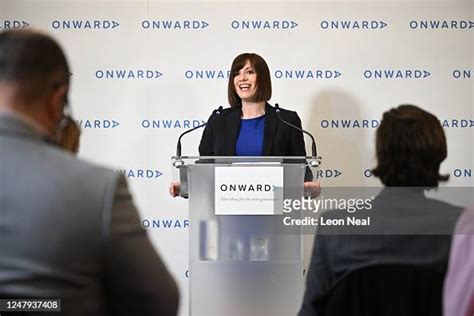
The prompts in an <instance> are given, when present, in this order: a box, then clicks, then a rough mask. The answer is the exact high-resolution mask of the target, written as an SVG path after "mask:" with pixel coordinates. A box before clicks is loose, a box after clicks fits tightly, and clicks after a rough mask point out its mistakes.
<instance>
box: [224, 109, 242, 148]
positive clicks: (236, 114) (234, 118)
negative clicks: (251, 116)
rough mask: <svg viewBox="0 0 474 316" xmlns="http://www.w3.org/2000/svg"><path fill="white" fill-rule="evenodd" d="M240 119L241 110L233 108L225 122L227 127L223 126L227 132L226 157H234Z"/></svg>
mask: <svg viewBox="0 0 474 316" xmlns="http://www.w3.org/2000/svg"><path fill="white" fill-rule="evenodd" d="M241 117H242V108H235V109H234V110H233V111H232V112H231V113H230V114H229V119H228V120H227V126H223V127H224V129H227V130H228V136H229V137H228V138H227V140H228V141H227V146H226V154H227V155H228V156H235V145H236V144H237V137H239V131H240V118H241Z"/></svg>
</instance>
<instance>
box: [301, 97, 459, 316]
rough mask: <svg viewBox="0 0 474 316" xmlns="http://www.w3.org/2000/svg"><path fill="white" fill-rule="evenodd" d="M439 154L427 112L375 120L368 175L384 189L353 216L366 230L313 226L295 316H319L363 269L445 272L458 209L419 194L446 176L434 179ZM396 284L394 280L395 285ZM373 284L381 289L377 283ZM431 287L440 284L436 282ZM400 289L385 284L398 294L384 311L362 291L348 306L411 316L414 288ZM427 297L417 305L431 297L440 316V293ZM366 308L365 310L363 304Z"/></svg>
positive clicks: (336, 213)
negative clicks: (367, 221) (303, 287)
mask: <svg viewBox="0 0 474 316" xmlns="http://www.w3.org/2000/svg"><path fill="white" fill-rule="evenodd" d="M446 156H447V145H446V138H445V135H444V132H443V129H442V127H441V124H440V122H439V120H438V119H437V118H436V117H435V116H434V115H433V114H431V113H428V112H426V111H424V110H422V109H420V108H419V107H416V106H414V105H401V106H399V107H397V108H394V109H391V110H389V111H387V112H385V113H384V114H383V118H382V122H381V124H380V126H379V127H378V129H377V131H376V157H377V166H376V167H375V168H374V170H373V172H374V175H376V176H377V177H379V178H380V180H381V181H382V183H383V184H384V185H385V188H383V189H382V191H381V192H380V193H379V194H378V195H377V197H376V198H375V199H374V200H373V202H372V203H371V209H370V210H365V211H364V212H362V214H360V215H357V214H359V213H357V214H356V215H355V216H360V217H367V214H370V215H369V216H370V219H371V224H370V226H368V227H347V226H344V225H341V226H340V227H333V226H329V227H328V226H319V227H318V231H317V234H316V236H315V241H314V245H313V252H312V257H311V263H310V266H309V270H308V274H307V277H306V291H305V295H304V299H303V304H302V307H301V310H300V311H299V314H298V315H299V316H306V315H322V314H324V312H323V311H325V308H327V306H326V305H325V304H326V302H327V301H328V299H329V298H330V297H331V294H332V293H333V292H334V291H335V289H337V286H338V285H339V284H341V283H342V282H343V281H344V280H345V278H346V277H348V276H351V275H354V273H356V272H358V271H361V270H363V269H364V268H368V267H387V266H392V267H393V265H395V266H404V267H415V268H416V269H417V268H424V269H426V270H427V271H432V272H433V273H434V275H437V276H439V278H438V279H440V280H442V277H443V276H444V275H445V273H446V269H447V263H448V255H449V249H450V243H451V234H452V231H453V228H454V225H455V223H456V220H457V218H458V216H459V214H460V212H461V210H462V209H461V208H460V207H456V206H453V205H451V204H448V203H445V202H441V201H437V200H434V199H429V198H427V197H425V195H424V191H425V190H427V189H432V188H435V187H437V186H438V183H439V181H445V180H447V178H448V177H447V176H443V175H440V174H439V168H440V164H441V162H443V161H444V159H445V158H446ZM321 217H324V218H326V219H341V218H344V217H347V212H346V211H345V210H331V211H328V212H325V213H323V214H322V215H321ZM357 218H359V217H357ZM387 269H388V268H387ZM390 269H391V268H390ZM397 269H398V268H397ZM408 269H410V268H408ZM382 271H383V270H382ZM430 273H431V272H428V273H427V275H430ZM393 279H395V280H397V277H396V276H394V277H393ZM405 281H406V280H405ZM403 282H404V281H401V280H400V284H401V283H403ZM378 284H383V280H380V283H378ZM439 284H440V285H442V281H440V282H439ZM372 285H373V286H374V287H375V286H376V285H375V284H372ZM405 285H406V286H409V287H410V290H409V291H408V290H407V291H405V290H404V289H398V288H397V289H395V288H394V289H393V290H391V291H392V292H390V288H391V285H390V284H387V285H386V286H387V287H388V288H387V290H386V292H387V293H395V292H396V293H397V294H396V295H398V297H397V300H396V301H395V300H392V303H393V304H392V305H391V306H382V305H383V304H381V303H380V302H378V301H376V298H369V299H368V300H364V299H365V298H364V297H363V295H364V293H368V289H364V290H362V289H360V291H357V293H352V294H353V295H356V297H357V298H355V299H354V300H352V301H356V303H354V304H356V305H357V307H360V308H362V309H363V308H367V310H366V313H365V314H363V315H367V316H370V315H384V314H387V313H388V312H389V309H390V314H393V311H400V310H403V311H404V312H401V313H400V314H399V315H416V311H414V310H410V308H411V307H412V305H410V303H409V300H410V299H412V300H417V299H418V298H416V297H411V298H410V299H408V298H407V297H408V296H410V295H412V294H411V293H415V292H416V289H417V288H416V284H410V281H407V282H405ZM367 286H369V287H370V286H371V285H367ZM381 286H383V285H381ZM366 290H367V291H366ZM435 291H437V292H436V293H435V296H434V297H430V298H429V299H428V298H427V299H426V301H423V302H420V304H419V305H421V306H423V304H424V305H425V306H426V305H429V304H432V303H433V298H435V299H434V304H435V305H436V306H434V309H433V310H435V311H436V312H435V315H441V312H442V308H441V294H442V293H441V292H442V289H441V287H440V288H438V289H436V290H435ZM418 294H419V293H418ZM381 295H382V294H381ZM427 296H428V294H427ZM359 298H361V299H360V300H359ZM421 300H422V299H421ZM400 301H405V305H404V306H399V304H398V303H396V302H400ZM367 302H369V303H368V304H371V305H370V306H367V305H364V304H366V303H367ZM417 304H418V303H417ZM431 307H432V306H430V308H431ZM348 308H349V309H350V307H348ZM384 308H386V310H385V311H384V310H383V309H384ZM368 310H371V311H372V312H371V313H369V312H368ZM374 311H376V312H374ZM353 315H358V314H357V313H356V312H354V314H353Z"/></svg>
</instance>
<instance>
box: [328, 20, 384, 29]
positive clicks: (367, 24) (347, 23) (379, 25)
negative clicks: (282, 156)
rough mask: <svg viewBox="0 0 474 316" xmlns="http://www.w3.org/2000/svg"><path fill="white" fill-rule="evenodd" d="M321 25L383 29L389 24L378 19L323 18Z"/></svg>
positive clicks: (334, 27)
mask: <svg viewBox="0 0 474 316" xmlns="http://www.w3.org/2000/svg"><path fill="white" fill-rule="evenodd" d="M319 26H320V27H321V29H323V30H381V29H383V28H386V27H387V26H388V24H387V23H386V22H384V21H376V20H323V21H321V23H320V25H319Z"/></svg>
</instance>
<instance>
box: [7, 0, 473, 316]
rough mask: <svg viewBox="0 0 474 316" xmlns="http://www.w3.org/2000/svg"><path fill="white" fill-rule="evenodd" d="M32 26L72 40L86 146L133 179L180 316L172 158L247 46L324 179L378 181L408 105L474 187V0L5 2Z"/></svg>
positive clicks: (457, 177)
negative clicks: (299, 128) (421, 113)
mask: <svg viewBox="0 0 474 316" xmlns="http://www.w3.org/2000/svg"><path fill="white" fill-rule="evenodd" d="M24 27H36V28H40V29H43V30H45V31H47V32H49V33H51V34H52V35H53V36H54V37H55V38H56V39H57V40H58V41H59V42H60V43H61V45H62V46H63V48H64V49H65V51H66V53H67V56H68V59H69V62H70V64H71V72H72V90H71V96H70V100H71V103H72V108H73V112H74V115H75V117H76V118H77V120H78V123H79V124H80V125H81V127H82V130H83V135H82V142H81V149H80V154H79V155H80V157H82V158H85V159H88V160H91V161H94V162H96V163H100V164H105V165H109V166H112V167H114V168H116V169H117V170H120V171H121V172H123V173H124V174H125V175H126V177H127V178H128V181H129V184H130V187H131V190H132V192H133V194H134V198H135V202H136V205H137V206H138V208H139V210H140V213H141V216H142V224H143V226H144V227H146V228H147V229H148V232H149V235H150V236H151V238H152V240H153V243H154V245H155V246H156V248H157V249H158V251H159V252H160V254H161V256H162V257H163V258H164V260H165V261H166V263H167V264H168V266H169V267H170V270H171V272H172V273H173V275H174V276H175V278H176V279H177V281H178V282H179V285H180V288H181V295H182V304H181V308H180V314H181V315H187V309H188V294H187V288H188V281H189V279H188V278H189V273H188V272H187V270H188V261H187V244H188V232H187V229H188V225H189V221H188V212H187V201H185V200H182V199H173V198H171V197H170V196H169V194H168V184H169V182H170V181H171V178H172V167H171V160H170V157H171V156H172V155H174V153H175V150H176V139H177V136H178V135H179V134H180V133H181V132H183V131H184V130H185V129H187V128H189V127H193V126H196V125H197V124H200V123H202V122H204V121H206V120H207V118H208V117H209V115H210V113H211V111H212V110H213V109H215V108H217V107H218V106H220V105H222V106H227V101H226V100H227V95H226V93H227V78H228V75H229V73H228V70H229V68H230V65H231V62H232V60H233V58H234V57H235V56H237V55H238V54H240V53H242V52H255V53H258V54H260V55H261V56H263V57H264V58H265V60H266V61H267V63H268V65H269V67H270V70H271V74H272V83H273V96H272V99H271V100H270V103H272V104H273V103H279V105H280V106H281V107H283V108H287V109H291V110H296V111H297V112H298V113H299V115H300V117H301V119H302V122H303V127H304V128H305V129H307V130H309V131H310V132H312V133H313V134H314V135H315V137H316V140H317V144H318V150H319V153H320V155H321V156H322V157H323V164H322V167H321V169H320V170H319V171H318V172H317V173H316V174H317V175H318V177H319V180H320V181H321V183H322V186H323V187H324V186H360V185H363V186H364V185H365V186H369V185H379V182H378V180H377V179H375V178H373V177H372V176H371V172H370V169H371V168H372V167H373V166H374V163H375V160H374V131H375V129H376V127H377V126H378V125H379V123H380V119H381V116H382V113H383V112H384V111H385V110H387V109H389V108H391V107H394V106H397V105H399V104H402V103H411V104H416V105H419V106H421V107H423V108H425V109H427V110H429V111H431V112H433V113H434V114H436V115H437V116H438V117H439V119H440V120H441V123H442V124H443V127H444V128H445V132H446V134H447V138H448V147H449V154H448V159H447V160H446V161H445V162H444V163H443V165H442V171H443V172H444V173H449V174H450V175H451V180H450V182H449V183H448V184H446V185H448V186H468V187H472V186H473V181H472V168H473V164H474V163H473V150H472V148H473V130H474V114H473V106H474V102H473V91H474V89H473V88H474V87H473V83H474V64H473V58H474V54H473V50H474V41H473V34H474V32H473V31H474V3H473V2H472V1H471V0H466V1H464V0H459V1H454V0H449V1H448V0H445V1H436V2H434V1H418V2H412V1H387V2H384V1H354V0H353V1H349V0H347V1H336V2H334V1H260V2H254V1H242V2H240V1H239V2H233V1H141V0H135V1H132V0H121V1H118V0H117V1H113V0H101V1H98V0H83V1H75V0H70V1H66V0H64V1H59V0H56V1H55V0H45V1H33V0H30V1H26V0H1V1H0V30H1V29H9V28H24ZM201 134H202V131H197V132H195V133H194V134H192V135H189V136H187V137H186V138H185V139H184V141H183V154H186V155H197V153H198V151H197V147H198V143H199V139H200V136H201ZM306 144H307V149H309V148H310V147H309V141H308V140H307V141H306ZM310 240H311V239H310ZM310 249H311V242H307V243H306V250H307V252H309V250H310ZM305 260H306V263H307V261H308V258H307V257H306V259H305Z"/></svg>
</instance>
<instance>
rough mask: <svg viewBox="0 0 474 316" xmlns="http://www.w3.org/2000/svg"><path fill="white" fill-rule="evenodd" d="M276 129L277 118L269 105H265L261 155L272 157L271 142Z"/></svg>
mask: <svg viewBox="0 0 474 316" xmlns="http://www.w3.org/2000/svg"><path fill="white" fill-rule="evenodd" d="M277 127H278V117H277V116H276V113H275V109H274V108H273V107H272V106H270V104H268V103H266V104H265V130H264V131H263V155H264V156H271V155H272V146H273V140H274V139H275V133H276V130H277Z"/></svg>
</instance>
